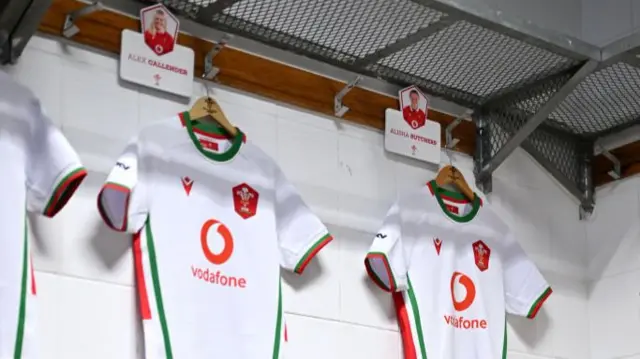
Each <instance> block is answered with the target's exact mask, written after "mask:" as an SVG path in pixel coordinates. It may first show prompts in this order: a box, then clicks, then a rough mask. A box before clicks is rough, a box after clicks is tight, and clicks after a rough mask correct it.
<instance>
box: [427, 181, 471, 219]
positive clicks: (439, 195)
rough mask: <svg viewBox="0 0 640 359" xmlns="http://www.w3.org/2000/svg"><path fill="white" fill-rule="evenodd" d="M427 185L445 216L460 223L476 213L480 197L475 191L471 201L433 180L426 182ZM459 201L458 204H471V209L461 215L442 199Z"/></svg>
mask: <svg viewBox="0 0 640 359" xmlns="http://www.w3.org/2000/svg"><path fill="white" fill-rule="evenodd" d="M427 187H429V191H431V194H432V195H433V196H434V197H435V198H436V201H437V202H438V204H439V205H440V208H441V209H442V212H444V214H446V215H447V217H449V218H451V219H452V220H454V221H456V222H460V223H466V222H469V221H471V220H472V219H474V218H475V216H476V215H477V214H478V210H479V209H480V207H481V206H482V199H481V198H480V197H478V195H477V194H476V193H474V197H473V201H470V200H469V199H467V198H466V197H465V196H464V195H463V194H462V193H458V192H453V191H449V190H447V189H445V188H442V187H440V186H438V184H437V183H436V181H435V180H432V181H429V182H427ZM445 200H446V201H448V202H453V203H459V204H469V203H470V204H471V210H470V211H469V212H468V213H467V214H464V215H462V216H460V215H458V214H455V213H453V212H452V211H451V210H450V209H449V208H448V207H447V204H446V203H444V201H445Z"/></svg>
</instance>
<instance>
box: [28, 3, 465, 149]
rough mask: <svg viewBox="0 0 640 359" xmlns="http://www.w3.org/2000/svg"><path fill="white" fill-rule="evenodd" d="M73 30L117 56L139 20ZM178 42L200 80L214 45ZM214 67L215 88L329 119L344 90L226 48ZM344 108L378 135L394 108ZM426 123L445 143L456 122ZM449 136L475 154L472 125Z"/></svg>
mask: <svg viewBox="0 0 640 359" xmlns="http://www.w3.org/2000/svg"><path fill="white" fill-rule="evenodd" d="M83 6H86V3H82V2H80V1H76V0H54V2H53V4H52V5H51V7H50V8H49V11H48V12H47V14H46V15H45V16H44V18H43V21H42V23H41V24H40V27H39V31H41V32H43V33H46V34H49V35H54V36H62V26H63V23H64V19H65V15H66V14H67V13H69V12H71V11H73V10H77V9H79V8H82V7H83ZM76 25H77V26H78V27H79V28H80V29H81V31H80V32H79V33H78V34H77V35H75V36H74V37H73V38H72V39H71V40H72V41H74V42H77V43H80V44H84V45H87V46H90V47H94V48H98V49H101V50H104V51H107V52H111V53H114V54H118V53H119V52H120V39H121V32H122V30H124V29H129V30H134V31H138V30H139V22H138V20H137V19H134V18H131V17H129V16H126V15H123V14H120V13H117V12H114V11H110V10H104V11H98V12H94V13H92V14H89V15H87V16H83V17H81V18H79V19H77V20H76ZM178 43H179V44H180V45H183V46H187V47H190V48H191V49H193V51H194V52H195V59H196V63H195V72H194V73H195V74H196V76H200V75H201V74H202V73H203V69H204V57H205V54H206V53H207V52H208V51H209V50H210V49H211V47H212V43H211V42H210V41H207V40H204V39H200V38H197V37H194V36H191V35H188V34H184V33H181V34H180V35H179V37H178ZM214 66H216V67H218V68H219V69H220V72H219V73H218V76H217V77H216V82H217V83H220V84H222V85H225V86H229V87H233V88H236V89H239V90H242V91H246V92H249V93H253V94H256V95H259V96H262V97H265V98H268V99H271V100H275V101H280V102H283V103H287V104H290V105H294V106H297V107H301V108H303V109H307V110H310V111H314V112H317V113H321V114H324V115H329V116H333V98H334V96H335V94H336V93H338V92H339V91H340V90H341V89H342V88H343V87H344V86H345V84H344V83H342V82H339V81H336V80H333V79H330V78H327V77H323V76H320V75H317V74H314V73H311V72H308V71H305V70H301V69H298V68H295V67H292V66H289V65H286V64H282V63H279V62H276V61H273V60H269V59H266V58H263V57H259V56H256V55H253V54H249V53H246V52H243V51H240V50H237V49H233V48H230V47H225V48H223V49H222V51H220V53H219V54H218V55H217V56H216V57H215V58H214ZM343 103H344V104H345V105H346V106H348V107H349V108H350V110H349V111H348V112H347V113H346V114H345V115H344V119H345V120H347V121H351V122H353V123H357V124H360V125H365V126H369V127H372V128H376V129H379V130H384V113H385V110H386V109H387V108H398V100H397V98H395V97H390V96H386V95H382V94H380V93H377V92H373V91H369V90H367V89H363V88H358V87H356V88H354V89H352V90H351V91H350V92H349V93H348V94H347V95H346V96H345V97H344V99H343ZM429 118H430V119H431V120H434V121H437V122H439V123H440V124H441V125H442V143H444V138H445V137H444V136H445V132H444V131H445V128H446V126H447V125H448V124H449V123H451V122H452V121H453V120H454V117H453V116H451V115H449V114H445V113H442V112H438V111H436V110H434V109H429ZM453 136H454V137H455V138H458V139H460V142H459V143H458V144H457V146H456V147H455V148H454V150H456V151H458V152H462V153H466V154H468V155H473V153H474V150H475V137H476V133H475V125H474V124H473V122H471V121H462V122H461V123H460V125H458V126H457V127H456V128H455V129H454V131H453Z"/></svg>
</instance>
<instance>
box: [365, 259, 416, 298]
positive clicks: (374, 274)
mask: <svg viewBox="0 0 640 359" xmlns="http://www.w3.org/2000/svg"><path fill="white" fill-rule="evenodd" d="M364 266H365V268H366V270H367V274H368V275H369V278H371V280H372V281H373V283H375V284H376V285H377V286H378V287H380V289H382V290H384V291H385V292H397V291H402V290H404V289H406V288H407V279H406V277H402V276H398V275H394V273H393V270H392V269H391V264H390V263H389V259H387V256H386V254H384V253H381V252H369V253H368V254H367V256H366V258H365V259H364Z"/></svg>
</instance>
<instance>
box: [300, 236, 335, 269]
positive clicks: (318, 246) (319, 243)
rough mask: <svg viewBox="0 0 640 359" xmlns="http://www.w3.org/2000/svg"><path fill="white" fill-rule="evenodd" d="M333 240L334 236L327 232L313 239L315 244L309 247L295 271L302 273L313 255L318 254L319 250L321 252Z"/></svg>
mask: <svg viewBox="0 0 640 359" xmlns="http://www.w3.org/2000/svg"><path fill="white" fill-rule="evenodd" d="M332 240H333V237H332V236H331V234H329V233H325V234H323V235H321V236H320V237H319V239H317V240H315V241H313V242H312V243H313V244H312V245H311V246H310V247H309V248H308V249H307V251H306V252H305V254H304V255H303V256H302V258H300V260H299V261H298V264H296V266H295V268H294V270H293V271H294V272H296V273H297V274H302V272H304V270H305V268H306V267H307V265H308V264H309V262H311V260H312V259H313V257H315V256H316V254H318V252H320V251H321V250H322V248H324V246H326V245H327V244H329V242H331V241H332Z"/></svg>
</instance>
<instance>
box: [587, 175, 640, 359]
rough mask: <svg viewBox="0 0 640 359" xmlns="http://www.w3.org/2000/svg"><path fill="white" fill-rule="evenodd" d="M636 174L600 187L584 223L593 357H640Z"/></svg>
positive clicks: (639, 220) (639, 184)
mask: <svg viewBox="0 0 640 359" xmlns="http://www.w3.org/2000/svg"><path fill="white" fill-rule="evenodd" d="M639 189H640V177H634V178H631V179H628V180H625V181H623V182H620V183H615V184H611V185H608V186H607V187H606V188H603V189H601V190H600V191H599V193H598V197H597V201H598V202H597V203H598V207H597V212H596V213H595V216H594V218H593V221H592V222H591V223H588V224H587V254H588V275H589V279H590V282H591V283H590V284H589V289H588V290H589V316H590V322H589V328H590V338H591V353H592V356H591V358H592V359H614V358H615V359H619V358H625V359H627V358H628V359H640V340H638V338H640V202H639V195H640V194H639V193H638V190H639Z"/></svg>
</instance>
